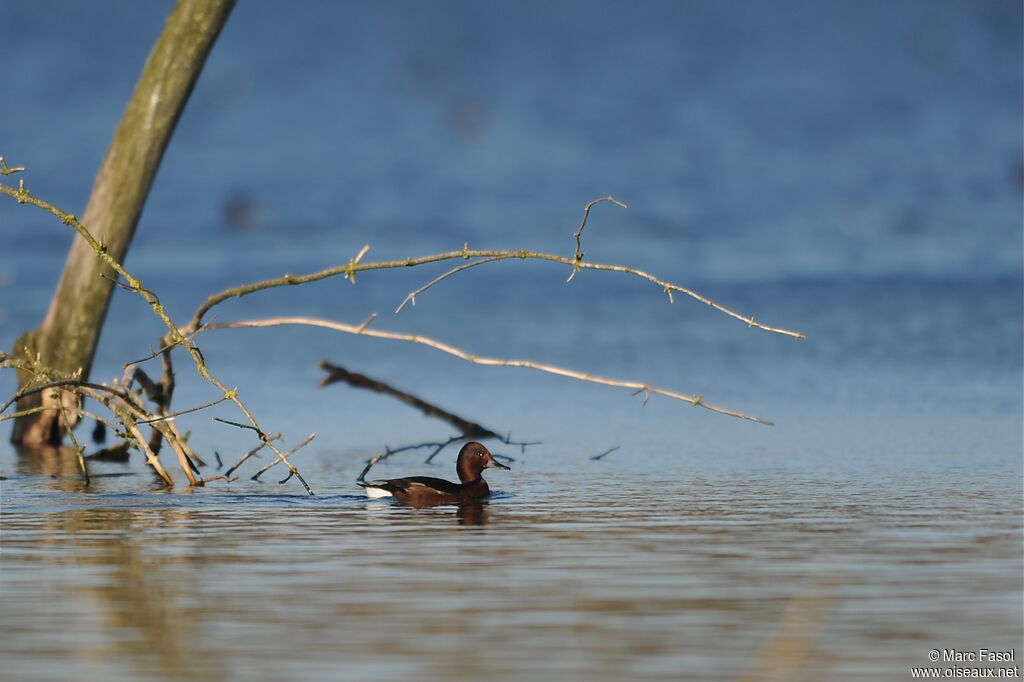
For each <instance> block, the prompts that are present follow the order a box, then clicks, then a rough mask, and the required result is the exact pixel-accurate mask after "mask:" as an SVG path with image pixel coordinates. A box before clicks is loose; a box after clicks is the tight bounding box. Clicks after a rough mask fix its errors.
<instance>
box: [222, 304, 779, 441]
mask: <svg viewBox="0 0 1024 682" xmlns="http://www.w3.org/2000/svg"><path fill="white" fill-rule="evenodd" d="M282 325H305V326H309V327H323V328H325V329H333V330H335V331H341V332H346V333H348V334H356V335H360V336H370V337H374V338H378V339H392V340H395V341H407V342H411V343H418V344H422V345H424V346H428V347H430V348H434V349H435V350H439V351H441V352H443V353H447V354H449V355H454V356H455V357H457V358H461V359H463V360H465V361H467V362H471V363H473V364H476V365H489V366H496V367H526V368H529V369H535V370H538V371H540V372H546V373H548V374H557V375H559V376H564V377H569V378H570V379H577V380H579V381H586V382H590V383H594V384H603V385H605V386H618V387H621V388H631V389H634V390H638V391H643V392H645V393H657V394H658V395H663V396H665V397H668V398H674V399H676V400H681V401H683V402H687V403H690V404H691V405H694V406H695V407H703V408H704V409H707V410H711V411H712V412H718V413H720V414H726V415H729V416H732V417H739V418H740V419H746V420H748V421H753V422H757V423H759V424H768V425H771V424H772V422H770V421H768V420H767V419H762V418H760V417H755V416H752V415H749V414H743V413H742V412H736V411H734V410H729V409H726V408H724V407H718V406H716V405H711V404H710V403H706V402H704V400H703V396H701V395H697V396H691V395H686V394H683V393H678V392H676V391H669V390H666V389H663V388H657V387H655V386H650V385H649V384H645V383H642V382H638V381H620V380H617V379H606V378H604V377H599V376H595V375H593V374H589V373H586V372H579V371H576V370H572V369H566V368H564V367H557V366H555V365H548V364H544V363H539V362H533V361H531V360H506V359H502V358H488V357H480V356H477V355H473V354H471V353H468V352H466V351H464V350H461V349H459V348H456V347H455V346H452V345H450V344H447V343H444V342H442V341H437V340H435V339H432V338H429V337H427V336H422V335H420V334H403V333H399V332H386V331H379V330H375V329H365V328H364V329H360V328H359V327H358V326H356V325H351V324H344V323H342V322H333V321H331V320H322V319H319V318H314V317H275V318H270V319H264V320H241V321H238V322H218V323H213V324H208V325H207V326H206V328H207V329H211V330H212V329H238V328H245V327H278V326H282ZM219 421H224V420H219ZM236 426H240V425H239V424H236Z"/></svg>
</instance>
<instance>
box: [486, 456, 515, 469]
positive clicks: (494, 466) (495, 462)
mask: <svg viewBox="0 0 1024 682" xmlns="http://www.w3.org/2000/svg"><path fill="white" fill-rule="evenodd" d="M487 468H488V469H505V470H506V471H511V470H512V469H510V468H509V467H508V466H506V465H504V464H502V463H501V462H499V461H498V460H497V459H495V458H494V457H491V461H490V462H489V463H488V464H487Z"/></svg>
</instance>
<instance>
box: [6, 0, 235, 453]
mask: <svg viewBox="0 0 1024 682" xmlns="http://www.w3.org/2000/svg"><path fill="white" fill-rule="evenodd" d="M234 4H235V0H179V2H178V4H177V5H176V6H175V8H174V10H173V11H172V12H171V15H170V16H169V17H168V19H167V22H166V24H165V25H164V28H163V31H162V32H161V34H160V37H159V39H158V40H157V42H156V44H155V45H154V47H153V51H152V52H151V53H150V55H149V58H148V59H147V60H146V64H145V66H144V68H143V70H142V74H141V75H140V77H139V81H138V83H137V84H136V87H135V92H134V93H133V94H132V97H131V99H130V100H129V101H128V106H127V107H126V108H125V112H124V115H123V116H122V118H121V122H120V124H119V125H118V127H117V130H116V131H115V132H114V138H113V140H112V141H111V143H110V148H109V149H108V151H107V155H106V158H105V159H104V160H103V164H102V165H101V166H100V170H99V172H98V173H97V175H96V181H95V184H94V185H93V188H92V193H91V194H90V196H89V202H88V205H87V206H86V209H85V215H84V217H83V218H82V222H83V223H84V224H86V225H88V226H89V229H90V230H91V231H92V234H93V235H94V237H95V238H96V239H97V240H98V242H99V243H100V244H101V245H102V248H103V251H104V252H105V253H107V254H109V256H110V257H111V258H112V259H113V260H115V261H117V262H121V261H123V260H124V256H125V253H126V252H127V251H128V246H129V244H130V243H131V240H132V237H133V235H134V233H135V226H136V224H137V223H138V220H139V216H140V215H141V213H142V207H143V206H144V204H145V202H146V197H147V196H148V194H149V189H150V186H151V185H152V183H153V178H154V176H155V175H156V172H157V168H159V166H160V160H161V159H162V158H163V153H164V150H165V149H166V147H167V144H168V142H169V141H170V138H171V134H172V133H173V132H174V128H175V126H176V124H177V122H178V118H179V117H180V115H181V112H182V110H183V109H184V107H185V103H186V101H187V100H188V97H189V94H190V93H191V92H192V87H193V85H194V84H195V82H196V79H197V78H198V77H199V72H200V71H201V70H202V67H203V64H204V63H205V61H206V57H207V55H208V54H209V52H210V49H211V48H212V47H213V43H214V41H215V40H216V39H217V36H218V34H219V33H220V30H221V28H222V27H223V26H224V22H225V21H227V18H228V15H229V14H230V13H231V9H232V7H233V6H234ZM5 168H6V166H5ZM7 170H8V171H14V170H15V169H10V168H7ZM18 170H21V169H18ZM5 174H7V173H5ZM113 274H114V270H113V269H112V268H111V267H110V265H109V264H108V263H106V262H104V261H103V260H102V259H99V258H97V257H96V251H95V248H94V247H93V245H91V244H90V243H88V242H87V241H86V240H84V239H80V238H79V239H75V240H74V242H73V243H72V245H71V250H70V252H69V253H68V258H67V262H66V263H65V265H64V271H63V274H62V275H61V279H60V283H59V284H58V285H57V290H56V292H55V293H54V296H53V299H52V301H51V303H50V309H49V311H48V312H47V314H46V318H45V319H44V320H43V323H42V325H41V326H40V327H39V328H38V329H37V330H33V331H29V332H26V333H25V335H23V336H22V337H21V338H20V339H19V340H18V342H17V343H16V344H15V347H14V349H13V351H14V353H15V354H18V355H20V356H21V357H24V358H27V357H31V356H36V355H38V358H39V360H40V361H41V363H42V364H44V365H46V366H48V367H52V368H54V369H56V370H58V371H61V372H66V373H73V372H80V373H81V376H83V377H88V375H89V370H90V368H91V367H92V361H93V357H94V355H95V352H96V344H97V343H98V341H99V336H100V330H101V329H102V327H103V320H104V318H105V317H106V314H107V308H108V306H109V304H110V296H111V293H112V290H113V284H112V282H111V280H110V278H111V277H112V276H113ZM104 275H105V276H106V277H104ZM18 380H19V382H18V383H19V386H25V385H27V383H28V382H29V381H30V380H31V377H30V376H29V375H28V374H26V373H25V372H21V371H19V373H18ZM78 400H79V396H77V395H75V394H74V393H69V392H67V391H63V390H61V391H56V392H52V393H46V394H40V393H34V394H32V395H31V396H26V397H25V398H24V399H23V400H21V401H19V403H18V409H19V411H20V412H24V413H25V414H24V415H23V416H21V417H19V418H18V419H16V420H15V423H14V429H13V431H12V434H11V441H12V442H14V443H24V444H43V443H49V444H57V443H60V442H61V440H62V437H63V434H64V433H65V432H66V431H67V430H68V428H69V427H73V426H74V421H70V422H69V421H68V420H69V419H73V418H74V416H75V415H77V413H78ZM44 406H50V407H54V408H56V409H52V410H50V409H47V410H40V411H38V412H27V410H30V409H31V408H34V407H44ZM62 415H63V416H64V417H66V418H64V419H62V418H61V417H62Z"/></svg>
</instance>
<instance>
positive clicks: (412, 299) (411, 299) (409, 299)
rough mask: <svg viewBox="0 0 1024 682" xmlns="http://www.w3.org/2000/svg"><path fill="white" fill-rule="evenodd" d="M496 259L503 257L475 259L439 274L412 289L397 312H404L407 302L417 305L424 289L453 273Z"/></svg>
mask: <svg viewBox="0 0 1024 682" xmlns="http://www.w3.org/2000/svg"><path fill="white" fill-rule="evenodd" d="M496 260H501V259H500V258H497V257H494V258H484V259H482V260H478V261H473V262H472V263H466V264H465V265H460V266H459V267H457V268H452V269H451V270H449V271H448V272H446V273H444V274H443V275H438V276H437V277H435V278H434V279H432V280H430V281H429V282H427V283H426V284H424V285H423V286H421V287H420V288H419V289H417V290H416V291H410V292H409V293H408V294H407V295H406V297H405V298H404V299H402V302H401V303H400V304H398V307H397V308H395V313H396V314H397V313H400V312H402V308H404V307H405V304H406V303H412V304H413V306H415V305H416V297H417V296H419V295H420V294H422V293H423V292H424V291H426V290H427V289H429V288H430V287H432V286H434V285H435V284H437V283H438V282H440V281H441V280H444V279H447V278H448V277H451V276H452V275H454V274H456V273H458V272H462V271H463V270H468V269H470V268H474V267H476V266H477V265H483V264H484V263H493V262H494V261H496Z"/></svg>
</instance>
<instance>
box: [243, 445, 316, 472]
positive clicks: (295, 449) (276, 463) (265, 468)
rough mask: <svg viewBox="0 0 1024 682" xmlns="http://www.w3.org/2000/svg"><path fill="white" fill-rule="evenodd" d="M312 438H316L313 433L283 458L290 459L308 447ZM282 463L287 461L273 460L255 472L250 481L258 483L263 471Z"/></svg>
mask: <svg viewBox="0 0 1024 682" xmlns="http://www.w3.org/2000/svg"><path fill="white" fill-rule="evenodd" d="M314 438H316V434H315V433H311V434H309V435H308V436H306V440H304V441H302V442H301V443H299V444H298V445H296V446H295V447H294V448H292V449H291V450H289V451H288V452H286V453H284V456H285V457H290V456H292V455H294V454H295V453H296V452H298V451H299V450H300V449H302V448H304V447H306V445H308V444H309V443H310V441H312V440H313V439H314ZM282 461H287V460H281V459H275V460H274V461H273V462H271V463H270V464H268V465H267V466H265V467H263V468H262V469H260V470H259V471H257V472H256V473H255V474H253V476H251V478H252V480H254V481H258V480H259V478H260V476H262V475H263V472H264V471H266V470H267V469H271V468H273V467H275V466H277V465H278V464H279V463H280V462H282ZM292 473H295V472H294V471H293V472H292Z"/></svg>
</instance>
